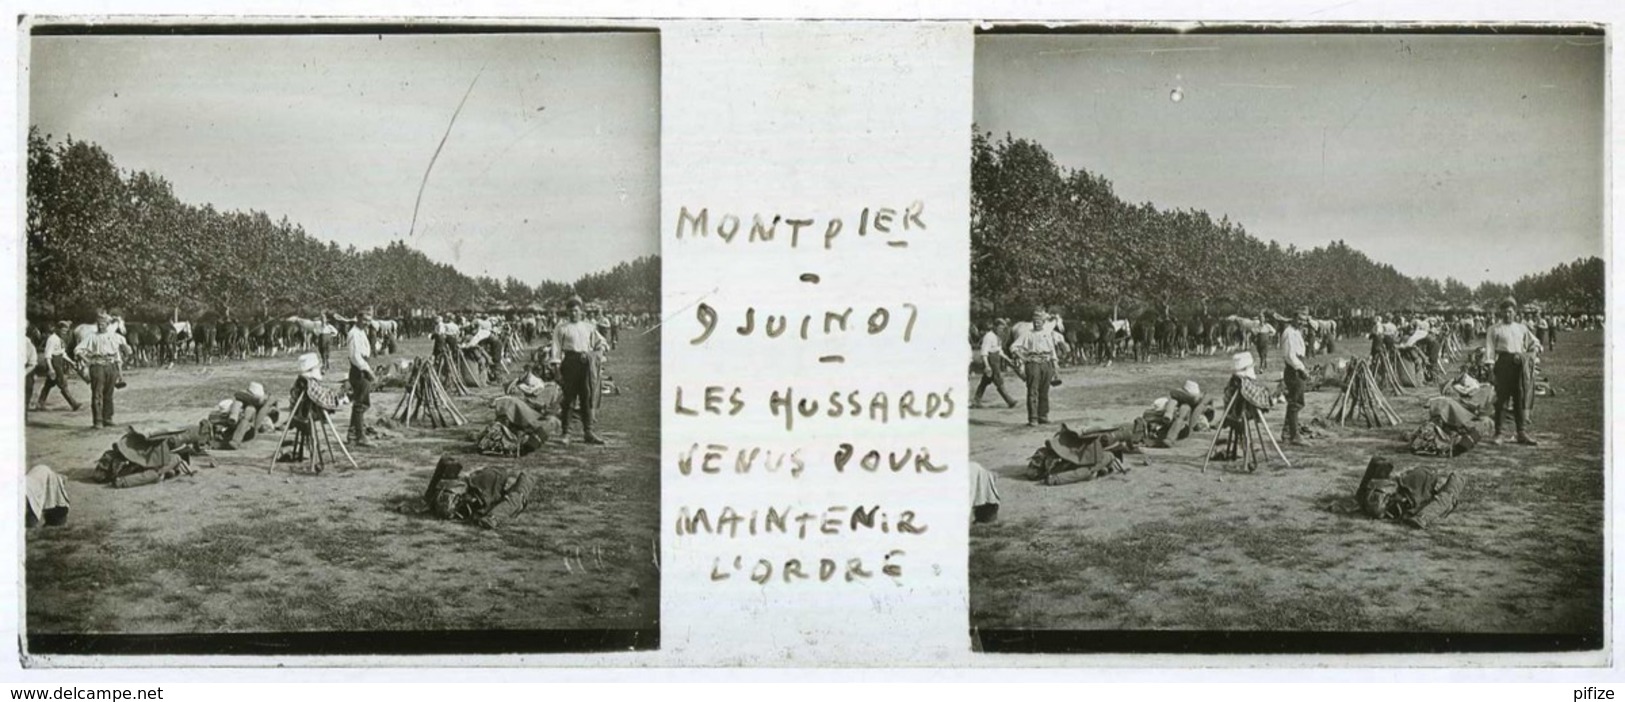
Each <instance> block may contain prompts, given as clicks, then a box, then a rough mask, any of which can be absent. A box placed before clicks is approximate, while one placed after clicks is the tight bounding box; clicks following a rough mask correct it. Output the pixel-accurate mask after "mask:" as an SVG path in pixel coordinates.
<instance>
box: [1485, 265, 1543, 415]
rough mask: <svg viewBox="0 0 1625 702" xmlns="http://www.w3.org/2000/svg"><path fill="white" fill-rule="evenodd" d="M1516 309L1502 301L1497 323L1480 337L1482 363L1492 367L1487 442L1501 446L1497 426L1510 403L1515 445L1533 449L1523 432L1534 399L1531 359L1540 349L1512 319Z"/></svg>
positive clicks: (1508, 301)
mask: <svg viewBox="0 0 1625 702" xmlns="http://www.w3.org/2000/svg"><path fill="white" fill-rule="evenodd" d="M1517 309H1518V302H1517V300H1514V299H1513V298H1510V297H1509V298H1507V299H1506V300H1505V301H1503V302H1502V303H1501V321H1500V322H1499V323H1497V324H1495V325H1494V326H1492V327H1490V330H1489V332H1488V333H1487V334H1486V335H1485V337H1484V355H1485V359H1484V362H1485V363H1490V362H1493V363H1494V364H1495V366H1494V369H1495V370H1494V372H1495V436H1494V437H1493V438H1491V439H1490V443H1491V444H1493V445H1498V444H1500V443H1501V427H1502V425H1503V424H1504V419H1505V417H1506V409H1507V405H1509V404H1510V405H1512V421H1513V423H1514V425H1515V426H1516V427H1517V432H1518V433H1517V442H1518V443H1520V444H1524V445H1526V446H1535V445H1537V444H1536V442H1535V440H1534V439H1531V438H1529V434H1528V433H1527V432H1526V431H1525V430H1526V429H1527V426H1526V425H1527V424H1528V422H1529V405H1530V403H1531V402H1532V401H1533V400H1534V395H1533V393H1534V389H1535V387H1534V385H1535V383H1534V375H1535V356H1536V355H1538V354H1539V353H1540V352H1541V351H1542V350H1543V349H1542V348H1541V345H1540V341H1539V340H1537V339H1536V338H1535V335H1534V333H1533V332H1531V331H1529V327H1527V326H1525V325H1524V324H1522V323H1521V322H1518V321H1516V320H1515V319H1514V316H1515V315H1516V312H1517Z"/></svg>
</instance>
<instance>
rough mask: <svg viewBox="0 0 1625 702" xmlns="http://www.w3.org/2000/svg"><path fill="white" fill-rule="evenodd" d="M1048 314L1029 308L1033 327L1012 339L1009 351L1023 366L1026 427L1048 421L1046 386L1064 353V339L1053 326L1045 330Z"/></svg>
mask: <svg viewBox="0 0 1625 702" xmlns="http://www.w3.org/2000/svg"><path fill="white" fill-rule="evenodd" d="M1046 321H1048V315H1046V314H1044V311H1043V310H1042V309H1038V310H1034V311H1033V324H1032V327H1033V330H1032V331H1030V332H1028V333H1027V334H1025V335H1023V336H1021V337H1019V338H1017V339H1016V343H1014V344H1012V348H1011V351H1012V352H1013V353H1014V355H1015V357H1016V359H1017V360H1018V361H1020V362H1021V363H1022V365H1023V367H1024V368H1025V373H1023V375H1024V376H1025V377H1026V379H1027V426H1030V427H1036V426H1038V425H1040V424H1049V389H1050V385H1052V384H1055V383H1057V382H1059V381H1057V380H1056V379H1055V365H1056V361H1057V360H1058V359H1059V358H1060V356H1061V354H1064V353H1066V341H1065V340H1063V339H1061V338H1060V334H1058V333H1056V332H1055V330H1054V329H1046V328H1045V327H1044V323H1045V322H1046Z"/></svg>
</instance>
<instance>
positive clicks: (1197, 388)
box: [1144, 380, 1218, 448]
mask: <svg viewBox="0 0 1625 702" xmlns="http://www.w3.org/2000/svg"><path fill="white" fill-rule="evenodd" d="M1213 402H1214V400H1213V398H1212V397H1211V396H1208V395H1205V394H1203V393H1202V386H1201V385H1198V384H1197V383H1196V381H1194V380H1187V381H1185V384H1184V385H1183V386H1181V387H1179V388H1176V389H1174V390H1170V391H1169V392H1168V395H1167V396H1166V397H1159V398H1157V399H1156V400H1155V401H1153V402H1152V403H1151V409H1148V410H1146V411H1145V414H1144V417H1145V420H1146V426H1147V428H1148V430H1149V431H1150V433H1151V438H1152V442H1153V444H1152V445H1153V446H1160V447H1162V448H1173V447H1174V446H1177V445H1178V444H1179V442H1180V441H1182V440H1184V439H1186V438H1188V437H1189V436H1190V435H1191V432H1192V431H1204V430H1206V429H1207V428H1208V427H1209V426H1212V424H1213V422H1214V421H1215V420H1216V419H1217V417H1218V412H1217V411H1216V410H1215V409H1214V408H1213Z"/></svg>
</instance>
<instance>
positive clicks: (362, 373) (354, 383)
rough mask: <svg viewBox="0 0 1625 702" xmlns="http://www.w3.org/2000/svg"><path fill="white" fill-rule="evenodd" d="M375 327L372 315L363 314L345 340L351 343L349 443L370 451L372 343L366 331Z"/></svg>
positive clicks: (368, 313)
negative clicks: (370, 360) (368, 421)
mask: <svg viewBox="0 0 1625 702" xmlns="http://www.w3.org/2000/svg"><path fill="white" fill-rule="evenodd" d="M371 324H372V313H371V312H365V311H364V312H362V313H361V314H360V315H358V316H357V317H356V321H355V324H352V325H350V334H349V336H348V337H346V339H347V341H348V342H349V344H350V378H349V380H350V441H352V442H354V443H353V444H352V445H353V446H358V447H361V448H370V447H371V446H372V442H369V441H367V409H368V408H370V407H372V382H373V378H374V376H373V374H372V364H371V363H370V362H369V361H368V359H370V358H372V341H371V340H370V339H368V338H367V328H368V326H370V325H371Z"/></svg>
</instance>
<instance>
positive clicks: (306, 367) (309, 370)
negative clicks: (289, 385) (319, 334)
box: [299, 353, 322, 380]
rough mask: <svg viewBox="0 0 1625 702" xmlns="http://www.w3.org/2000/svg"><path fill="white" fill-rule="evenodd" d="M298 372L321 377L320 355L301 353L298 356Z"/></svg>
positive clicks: (316, 377)
mask: <svg viewBox="0 0 1625 702" xmlns="http://www.w3.org/2000/svg"><path fill="white" fill-rule="evenodd" d="M299 374H300V375H304V376H309V377H311V378H315V379H317V380H320V379H321V377H322V357H321V356H320V355H317V354H314V353H307V354H303V355H301V356H300V357H299Z"/></svg>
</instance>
